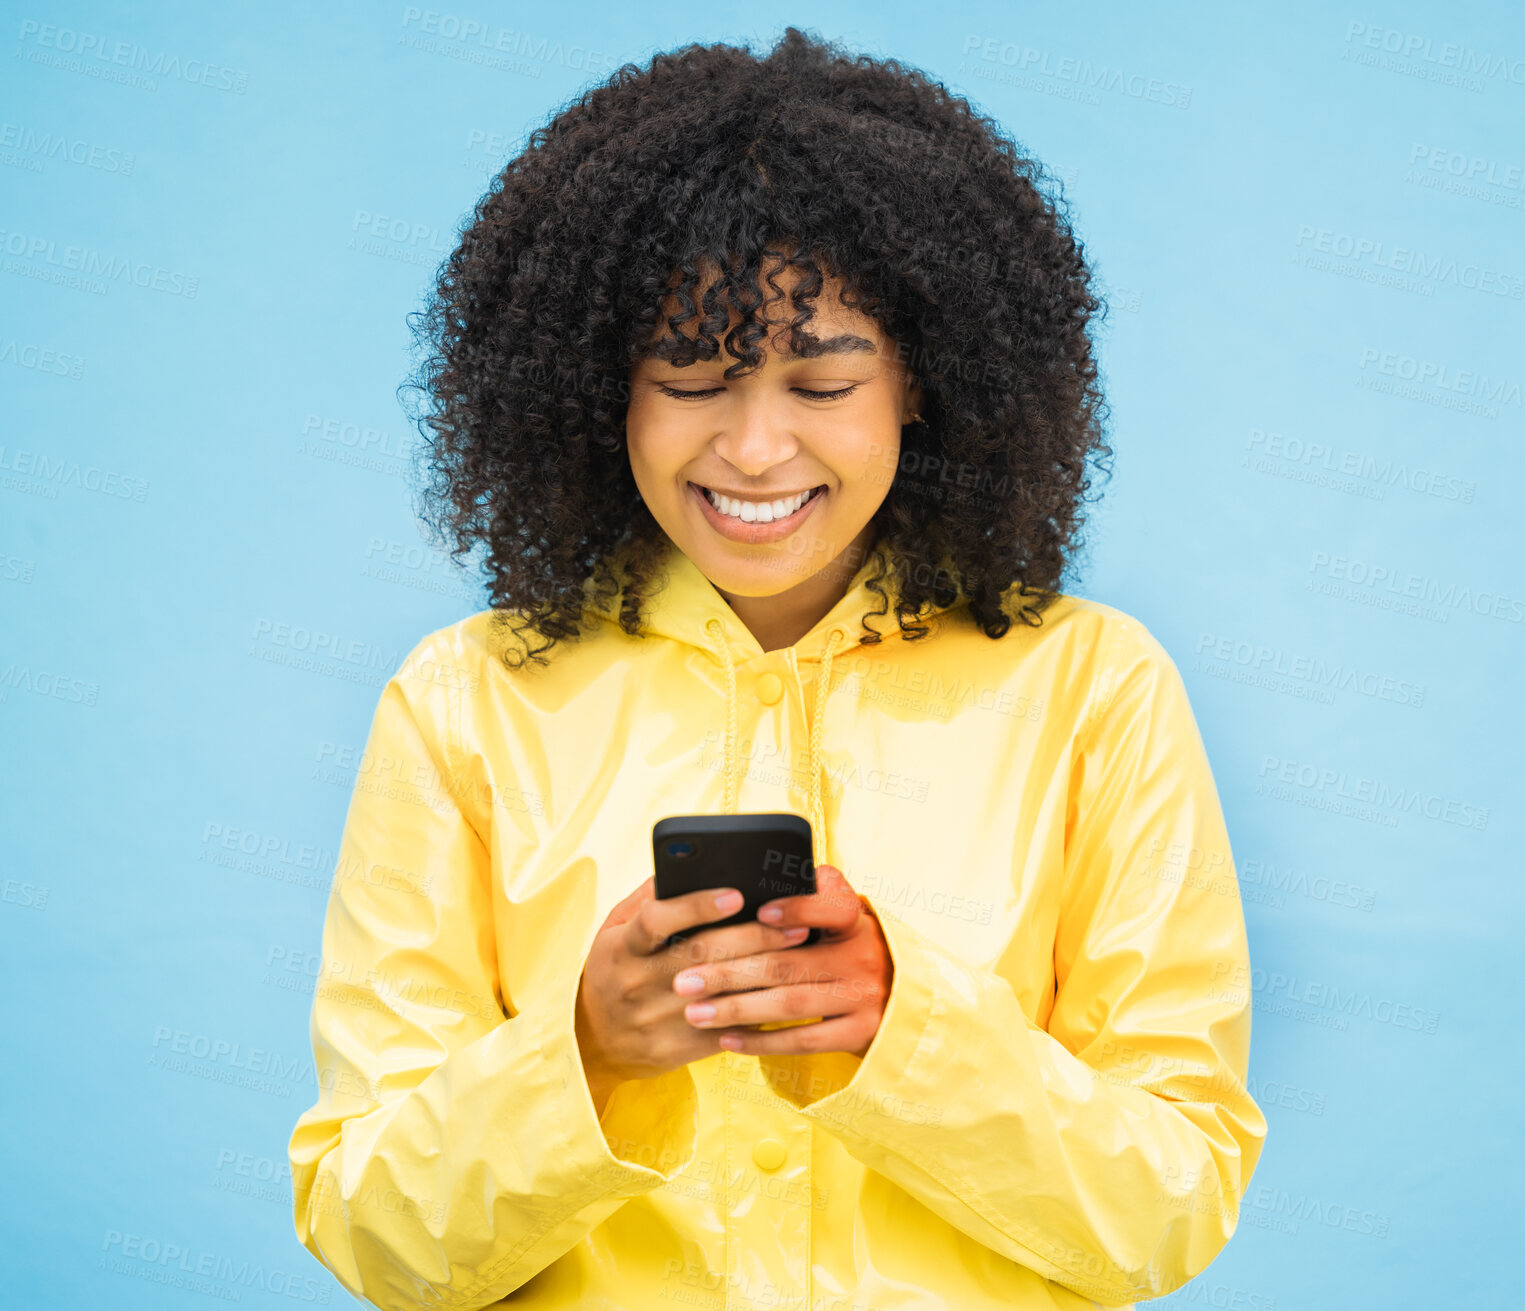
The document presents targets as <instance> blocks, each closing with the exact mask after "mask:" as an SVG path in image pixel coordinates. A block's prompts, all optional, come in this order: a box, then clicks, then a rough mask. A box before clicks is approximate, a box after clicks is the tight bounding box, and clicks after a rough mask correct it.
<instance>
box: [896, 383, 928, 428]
mask: <svg viewBox="0 0 1525 1311" xmlns="http://www.w3.org/2000/svg"><path fill="white" fill-rule="evenodd" d="M923 400H924V398H923V396H922V390H921V381H920V379H918V378H917V377H916V375H915V374H913V373H911V372H910V371H909V370H908V371H907V372H906V375H905V398H904V401H903V403H902V405H901V410H900V424H901V426H902V427H904V426H905V425H906V424H907V423H909V422H911V415H913V414H922V413H924V411H923V410H922V408H921V407H922V404H923Z"/></svg>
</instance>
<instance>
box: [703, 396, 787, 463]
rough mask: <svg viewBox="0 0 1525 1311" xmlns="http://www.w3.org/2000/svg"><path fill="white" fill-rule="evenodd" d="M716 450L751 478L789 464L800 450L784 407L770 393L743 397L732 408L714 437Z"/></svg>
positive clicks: (721, 456) (722, 457)
mask: <svg viewBox="0 0 1525 1311" xmlns="http://www.w3.org/2000/svg"><path fill="white" fill-rule="evenodd" d="M714 448H715V453H716V454H717V455H719V456H720V458H721V459H723V460H724V461H726V463H727V464H730V465H731V466H732V467H734V468H735V469H737V470H739V471H740V472H741V473H744V474H745V475H746V476H747V477H748V478H760V477H762V475H763V474H765V473H767V471H768V470H769V469H771V468H773V466H774V465H777V464H787V463H788V462H789V461H790V460H792V459H793V458H794V456H795V454H796V452H798V450H799V441H798V439H797V438H796V437H795V436H794V434H793V433H792V432H791V431H790V425H789V419H788V416H787V415H786V414H785V412H784V407H783V406H782V405H779V404H777V403H775V402H774V400H773V399H771V398H769V397H767V396H761V395H752V396H742V397H741V398H740V399H739V400H738V401H737V403H736V404H735V405H733V406H731V407H730V408H729V412H728V414H727V415H726V421H725V424H724V426H723V427H722V428H721V430H720V432H719V434H718V435H717V436H716V437H715V440H714Z"/></svg>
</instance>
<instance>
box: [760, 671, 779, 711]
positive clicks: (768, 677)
mask: <svg viewBox="0 0 1525 1311" xmlns="http://www.w3.org/2000/svg"><path fill="white" fill-rule="evenodd" d="M783 694H784V680H783V679H782V678H780V677H779V676H778V675H777V674H775V673H774V672H773V671H772V670H771V669H770V670H769V671H768V672H767V673H766V674H764V675H763V676H762V677H761V678H759V679H758V680H757V695H758V696H759V697H761V698H762V702H763V704H764V705H766V706H771V705H776V704H777V703H778V699H779V697H781V696H783Z"/></svg>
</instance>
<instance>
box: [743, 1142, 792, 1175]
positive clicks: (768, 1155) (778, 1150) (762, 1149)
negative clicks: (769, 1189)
mask: <svg viewBox="0 0 1525 1311" xmlns="http://www.w3.org/2000/svg"><path fill="white" fill-rule="evenodd" d="M788 1155H789V1153H788V1152H786V1151H785V1150H784V1145H783V1143H781V1142H779V1140H778V1139H777V1138H759V1139H758V1140H757V1144H756V1146H754V1147H753V1148H752V1159H753V1160H754V1161H756V1162H757V1168H758V1169H759V1170H777V1169H778V1167H779V1166H781V1165H782V1164H783V1163H784V1160H785V1158H786V1157H787V1156H788Z"/></svg>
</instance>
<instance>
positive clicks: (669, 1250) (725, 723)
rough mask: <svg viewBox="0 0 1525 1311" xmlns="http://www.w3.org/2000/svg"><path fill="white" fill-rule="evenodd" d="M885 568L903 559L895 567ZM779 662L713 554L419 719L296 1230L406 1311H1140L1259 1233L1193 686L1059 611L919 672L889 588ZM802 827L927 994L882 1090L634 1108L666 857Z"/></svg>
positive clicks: (321, 1013) (682, 1073)
mask: <svg viewBox="0 0 1525 1311" xmlns="http://www.w3.org/2000/svg"><path fill="white" fill-rule="evenodd" d="M879 549H883V548H879ZM870 567H871V566H870V563H869V562H865V564H864V566H863V568H862V569H861V570H860V571H859V573H858V575H857V577H856V578H855V579H854V581H853V583H852V585H851V587H850V588H849V590H848V592H847V594H846V595H845V596H844V597H843V598H842V600H841V602H840V603H839V604H837V605H836V606H835V607H834V608H833V609H832V611H831V612H830V613H829V614H828V615H826V616H825V617H824V618H823V619H822V620H821V621H820V622H819V623H818V624H817V625H816V626H815V627H814V628H813V629H812V630H811V631H810V632H809V633H808V634H807V635H806V636H805V637H803V638H802V639H801V640H800V641H799V642H798V643H797V644H796V645H795V646H793V647H791V648H786V649H783V650H777V651H770V652H767V653H764V652H763V651H762V649H761V647H760V645H759V644H758V642H757V640H756V639H755V638H754V637H753V636H752V634H751V633H750V632H749V631H748V630H747V628H746V627H745V626H744V625H743V624H742V623H741V621H740V620H739V619H738V618H737V617H736V615H735V614H734V613H733V612H732V611H731V610H730V608H729V607H728V606H727V604H726V603H725V601H724V599H723V598H722V597H721V596H720V595H719V593H718V592H717V591H716V590H715V588H714V587H713V586H712V585H711V584H710V582H709V581H708V579H707V578H705V576H704V575H703V574H702V573H701V572H700V571H699V569H698V568H697V567H696V566H695V565H694V564H693V563H692V562H691V561H690V560H689V559H688V558H687V557H686V556H684V555H683V554H682V553H681V552H679V551H677V549H676V548H672V549H671V551H670V553H669V556H668V564H667V573H666V581H665V586H663V587H662V589H661V590H660V591H659V592H656V593H654V595H653V596H652V599H651V601H650V603H649V609H648V612H647V613H648V622H649V626H650V628H651V630H652V631H651V632H649V633H648V634H647V635H644V636H642V637H639V638H631V637H628V636H626V635H625V634H624V633H623V632H621V631H620V630H619V628H618V627H617V625H616V624H615V623H614V622H613V618H612V616H613V613H614V611H613V608H612V607H607V608H604V609H603V610H602V611H601V617H600V618H598V619H597V620H596V621H595V622H594V629H593V631H590V632H589V633H588V635H587V636H586V637H584V638H583V639H582V640H581V641H578V642H575V643H571V644H566V643H563V644H559V645H558V646H557V648H556V649H555V650H554V651H553V653H552V655H551V663H550V665H549V666H548V667H545V668H537V669H530V668H526V669H524V670H521V671H518V672H510V671H509V670H507V669H506V668H505V667H504V666H503V665H502V664H501V663H499V662H498V660H497V656H496V654H495V650H494V645H493V644H494V642H495V641H496V640H498V639H497V638H496V637H495V630H494V626H493V625H492V624H491V622H490V619H491V617H492V612H491V611H487V610H484V611H481V612H479V613H478V614H475V615H473V616H471V617H470V618H467V619H464V620H462V621H460V622H459V623H455V624H452V625H450V626H448V627H446V628H442V629H440V630H438V631H437V632H434V633H432V634H430V635H429V636H428V637H426V638H424V639H423V640H422V641H421V642H420V643H419V644H418V645H417V647H416V648H415V649H414V650H413V651H412V652H411V653H410V655H409V656H408V658H407V660H406V661H405V663H404V665H403V667H402V668H401V669H399V670H398V671H397V673H396V674H395V675H394V676H393V677H392V679H391V681H390V682H388V684H387V685H386V687H385V689H384V690H383V692H382V694H381V698H380V702H379V704H378V706H377V708H376V712H375V719H374V722H373V724H372V726H371V730H370V736H369V739H368V743H367V747H366V751H365V755H364V757H363V758H362V760H361V762H360V768H359V772H358V774H357V779H356V784H355V790H354V794H353V797H352V800H351V802H350V807H349V813H348V816H347V819H346V822H345V827H344V833H343V838H342V843H341V848H340V853H339V860H338V865H337V868H336V869H335V871H334V881H333V886H332V891H331V894H330V900H329V906H328V914H327V921H326V924H325V927H324V931H323V972H322V975H321V977H320V979H319V980H318V983H317V990H316V994H315V1000H314V1004H313V1011H312V1026H311V1027H312V1042H313V1050H314V1054H315V1064H316V1068H317V1071H318V1082H319V1092H318V1100H317V1102H316V1104H315V1105H314V1106H312V1107H311V1108H310V1109H309V1110H308V1111H306V1112H305V1113H304V1114H303V1115H302V1116H301V1118H300V1119H299V1121H298V1122H297V1125H296V1127H295V1130H294V1132H293V1134H292V1136H291V1142H290V1155H291V1167H292V1179H293V1182H294V1195H295V1196H294V1201H295V1219H296V1228H297V1233H298V1236H299V1237H300V1239H301V1241H302V1242H303V1243H304V1244H305V1245H306V1247H307V1248H308V1249H309V1250H310V1251H311V1252H312V1253H313V1254H314V1255H315V1256H317V1257H318V1259H319V1260H320V1261H322V1262H323V1264H324V1265H326V1266H327V1267H328V1268H329V1269H330V1270H332V1271H333V1273H334V1274H335V1275H336V1276H337V1277H338V1279H339V1280H340V1282H341V1283H343V1284H344V1286H345V1287H346V1288H348V1289H349V1290H350V1291H351V1292H353V1293H355V1294H357V1295H358V1296H361V1297H365V1298H368V1299H369V1300H370V1301H372V1302H374V1303H376V1304H377V1305H378V1306H381V1307H384V1308H404V1307H442V1308H444V1307H449V1308H467V1307H484V1306H488V1305H491V1304H492V1303H494V1302H497V1301H499V1300H504V1299H506V1302H507V1304H509V1305H513V1306H524V1307H587V1308H620V1309H622V1311H644V1309H645V1308H671V1307H675V1306H693V1307H712V1308H717V1309H719V1308H732V1307H746V1308H754V1307H756V1308H801V1309H802V1311H838V1309H840V1311H870V1309H871V1311H890V1309H891V1308H900V1307H919V1308H921V1307H948V1308H955V1309H956V1311H979V1309H981V1308H996V1307H1000V1308H1012V1307H1027V1308H1052V1307H1063V1308H1073V1307H1088V1306H1092V1305H1096V1304H1099V1305H1103V1306H1123V1305H1128V1304H1130V1303H1131V1302H1133V1301H1134V1300H1138V1299H1147V1298H1151V1297H1158V1296H1161V1295H1163V1294H1165V1293H1167V1292H1169V1291H1170V1290H1171V1289H1174V1288H1176V1287H1178V1286H1179V1285H1180V1284H1181V1283H1183V1282H1184V1281H1185V1280H1187V1279H1189V1278H1190V1277H1191V1276H1193V1275H1194V1274H1196V1273H1197V1272H1198V1271H1200V1270H1202V1269H1203V1268H1204V1267H1205V1266H1206V1265H1207V1264H1208V1263H1209V1262H1210V1261H1211V1260H1212V1259H1213V1258H1214V1257H1215V1256H1216V1255H1217V1253H1218V1252H1219V1251H1220V1249H1221V1248H1222V1247H1223V1245H1224V1243H1225V1242H1226V1241H1227V1239H1228V1238H1229V1236H1230V1235H1231V1234H1232V1233H1233V1231H1234V1228H1235V1224H1236V1217H1237V1214H1238V1208H1239V1200H1240V1198H1241V1196H1242V1194H1243V1193H1244V1190H1245V1187H1246V1185H1247V1184H1248V1182H1249V1179H1250V1175H1251V1172H1252V1171H1253V1169H1254V1167H1255V1163H1256V1161H1257V1159H1258V1157H1259V1155H1260V1150H1261V1146H1262V1144H1263V1141H1264V1137H1265V1132H1266V1123H1265V1120H1264V1118H1263V1116H1262V1115H1261V1112H1260V1109H1259V1108H1258V1106H1257V1105H1256V1104H1255V1102H1254V1100H1253V1099H1252V1098H1251V1097H1250V1095H1249V1094H1248V1093H1247V1091H1246V1089H1245V1083H1244V1080H1245V1077H1246V1072H1247V1071H1246V1067H1247V1062H1248V1057H1249V1040H1250V1014H1251V1012H1250V994H1249V985H1248V978H1249V960H1248V955H1247V947H1246V940H1245V929H1244V918H1243V912H1242V910H1241V906H1240V901H1239V893H1238V887H1237V884H1236V881H1235V876H1234V867H1233V860H1232V856H1231V854H1230V848H1229V841H1228V836H1227V834H1226V832H1225V830H1224V822H1223V816H1222V811H1221V808H1220V805H1219V800H1218V796H1217V792H1216V789H1215V786H1214V783H1213V778H1212V774H1211V771H1210V769H1209V766H1208V761H1207V757H1206V754H1205V752H1204V749H1203V744H1202V739H1201V736H1200V734H1199V732H1198V729H1197V725H1196V722H1195V720H1194V717H1193V715H1192V712H1191V709H1190V707H1189V704H1188V701H1187V697H1186V692H1185V689H1184V687H1183V684H1182V681H1181V677H1180V674H1179V673H1178V671H1177V669H1176V667H1175V665H1174V664H1173V663H1172V661H1171V659H1170V657H1169V656H1168V655H1167V654H1166V652H1165V650H1164V649H1163V647H1161V645H1160V644H1159V642H1158V641H1157V640H1156V639H1155V638H1154V637H1153V636H1152V635H1151V634H1150V633H1149V632H1148V631H1147V630H1146V629H1145V628H1144V626H1143V625H1142V624H1140V623H1139V622H1138V621H1137V620H1136V619H1133V618H1131V617H1129V616H1128V615H1126V614H1124V613H1122V612H1120V611H1118V610H1116V609H1113V608H1111V607H1109V606H1106V605H1102V604H1100V603H1097V602H1093V601H1089V600H1085V599H1082V598H1079V597H1075V596H1064V597H1061V598H1060V599H1059V600H1058V601H1056V602H1055V603H1054V604H1053V605H1052V606H1051V607H1050V608H1049V609H1048V610H1047V611H1046V612H1045V614H1044V619H1043V624H1042V626H1041V627H1039V628H1036V629H1035V628H1031V627H1028V626H1026V625H1023V624H1020V623H1017V624H1014V625H1013V627H1012V629H1011V631H1010V632H1009V633H1007V635H1006V636H1005V637H1004V638H1001V639H998V640H992V639H990V638H988V637H986V636H985V635H984V633H983V632H981V631H980V630H979V629H978V628H977V627H976V626H975V625H974V623H973V621H972V620H971V619H970V617H969V614H968V610H967V607H966V605H965V604H964V603H962V602H960V603H959V604H958V605H955V606H953V607H951V608H947V609H933V610H931V611H930V612H929V614H930V615H931V616H932V617H931V618H929V620H928V622H929V623H930V624H931V626H932V627H933V628H934V630H935V631H934V633H933V634H932V635H931V636H929V637H927V638H924V639H921V640H918V641H914V642H908V641H906V640H904V639H903V638H902V637H901V636H900V635H899V633H898V626H897V625H896V623H895V621H894V619H893V617H885V618H878V619H875V620H873V621H872V622H873V623H874V624H875V626H876V627H878V628H879V629H880V631H883V632H885V633H886V637H885V640H884V641H883V642H882V643H879V644H877V645H875V644H868V645H864V644H861V643H860V641H859V637H860V633H861V624H860V622H859V616H860V615H862V614H863V613H864V612H865V611H870V610H876V609H878V608H879V601H878V598H877V596H876V595H875V594H873V593H871V592H870V591H868V589H867V588H866V586H865V579H866V577H867V576H868V573H869V571H870ZM734 810H742V811H780V810H788V811H795V812H796V813H802V814H805V815H806V816H807V817H808V818H810V819H811V820H812V822H813V824H814V826H815V836H816V843H817V850H816V860H817V862H818V863H823V864H833V865H836V866H837V867H838V868H840V869H841V870H842V871H843V873H844V874H845V875H846V876H847V878H848V881H849V882H850V883H851V884H852V885H853V886H854V887H855V888H856V889H857V891H858V892H860V893H861V894H863V895H864V897H865V898H866V900H867V903H868V908H869V909H870V910H871V911H872V913H873V914H874V915H875V916H876V917H877V918H878V920H879V921H880V924H881V926H882V929H883V933H884V936H885V939H886V941H887V943H888V946H889V950H890V954H891V957H892V960H893V965H894V978H893V983H892V987H891V993H890V998H889V1001H888V1004H887V1006H886V1009H885V1012H884V1016H883V1020H882V1022H881V1024H880V1027H879V1031H878V1034H877V1035H876V1037H875V1038H874V1040H873V1043H872V1045H871V1046H870V1048H869V1050H868V1052H867V1053H866V1055H865V1056H864V1057H863V1058H862V1059H860V1058H858V1057H856V1056H852V1055H849V1054H847V1053H843V1052H836V1053H830V1054H826V1055H821V1056H813V1057H812V1056H769V1057H756V1056H745V1055H737V1054H734V1053H729V1052H721V1053H718V1054H716V1055H715V1056H713V1057H710V1058H707V1059H704V1060H700V1061H697V1062H694V1063H693V1064H691V1065H687V1066H682V1067H679V1068H678V1069H676V1070H673V1071H670V1072H668V1073H667V1074H665V1075H663V1076H661V1077H659V1078H655V1079H650V1080H637V1081H630V1082H627V1083H623V1084H620V1085H619V1086H618V1087H617V1088H616V1089H615V1091H614V1093H613V1095H612V1096H611V1097H610V1099H609V1102H608V1104H607V1106H606V1108H605V1112H604V1115H603V1117H602V1119H600V1118H599V1117H598V1116H597V1115H596V1114H595V1110H594V1104H593V1100H592V1098H591V1096H590V1094H589V1091H588V1087H587V1082H586V1078H585V1076H584V1073H583V1068H582V1063H581V1057H580V1053H579V1049H578V1046H577V1041H576V1036H575V1032H574V1026H575V1006H576V998H577V990H578V983H579V978H580V975H581V971H582V967H583V964H584V962H585V960H586V958H587V953H588V948H589V946H590V944H591V942H592V939H593V936H594V934H595V933H596V932H597V930H598V929H599V927H600V926H601V925H602V923H603V921H604V917H605V916H606V915H607V914H608V912H609V910H610V909H611V907H613V905H614V904H615V903H616V902H618V901H620V900H621V899H622V898H624V897H625V896H626V895H627V894H628V893H629V892H630V891H631V890H632V889H634V888H635V887H637V886H638V885H639V884H641V883H642V882H643V881H644V880H646V879H647V878H648V877H650V875H651V873H652V868H651V863H652V858H651V826H652V824H653V822H654V821H656V820H658V819H660V818H662V817H664V816H666V815H676V814H684V813H715V812H719V811H734Z"/></svg>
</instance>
